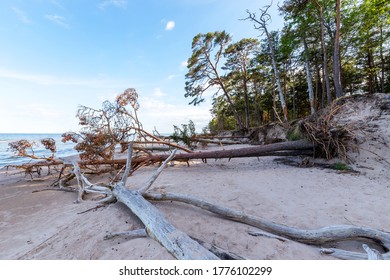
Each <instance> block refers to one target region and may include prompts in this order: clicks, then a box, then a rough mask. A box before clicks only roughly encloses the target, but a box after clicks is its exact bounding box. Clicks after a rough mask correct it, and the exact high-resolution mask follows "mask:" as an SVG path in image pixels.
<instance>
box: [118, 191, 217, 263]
mask: <svg viewBox="0 0 390 280" xmlns="http://www.w3.org/2000/svg"><path fill="white" fill-rule="evenodd" d="M113 194H114V196H115V197H116V199H117V200H118V201H120V202H122V203H124V204H125V205H126V206H127V207H128V208H129V209H130V210H131V211H132V212H133V213H134V215H136V216H137V217H138V218H139V219H140V220H141V221H142V223H143V224H144V225H145V228H146V231H147V233H148V235H149V236H151V237H152V238H153V239H155V240H156V241H158V242H159V243H160V244H161V245H162V246H164V247H165V248H166V249H167V250H168V251H169V252H170V253H171V254H172V255H173V256H174V257H175V258H177V259H179V260H218V259H219V258H218V257H217V256H215V255H214V254H212V253H211V252H210V251H209V250H207V249H205V248H204V247H203V246H201V245H200V244H199V243H198V242H196V241H194V240H192V239H191V238H190V237H189V236H188V235H187V234H185V233H184V232H182V231H180V230H178V229H176V228H175V227H174V226H173V225H172V224H171V223H170V222H168V221H167V220H166V219H165V217H164V216H163V215H162V214H161V213H160V212H159V211H158V210H157V208H156V207H154V206H153V205H152V204H151V203H150V202H148V201H147V200H146V199H145V198H144V197H143V196H142V195H141V193H140V192H138V191H131V190H129V189H127V188H125V186H124V185H123V184H122V183H119V184H117V185H115V186H114V189H113Z"/></svg>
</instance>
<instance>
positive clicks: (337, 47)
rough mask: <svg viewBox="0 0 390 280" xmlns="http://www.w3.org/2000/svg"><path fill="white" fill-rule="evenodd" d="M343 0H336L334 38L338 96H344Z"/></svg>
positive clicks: (335, 84) (334, 68) (335, 75)
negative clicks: (342, 79)
mask: <svg viewBox="0 0 390 280" xmlns="http://www.w3.org/2000/svg"><path fill="white" fill-rule="evenodd" d="M340 10H341V0H337V1H336V32H335V38H334V53H333V75H334V88H335V92H336V98H339V97H341V96H343V89H342V87H341V69H340V68H341V63H340V26H341V11H340Z"/></svg>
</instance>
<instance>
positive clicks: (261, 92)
mask: <svg viewBox="0 0 390 280" xmlns="http://www.w3.org/2000/svg"><path fill="white" fill-rule="evenodd" d="M271 5H272V4H271ZM269 6H270V5H266V6H264V7H259V9H258V10H257V11H247V15H248V19H249V20H250V22H251V23H252V24H254V28H256V29H258V30H259V35H260V38H259V39H254V38H244V39H241V40H239V41H238V42H234V41H233V38H232V36H231V35H229V34H228V33H227V32H226V31H216V32H210V33H206V34H198V35H196V36H195V37H194V40H193V44H192V51H193V53H192V56H191V57H190V58H189V60H188V73H187V75H186V87H185V89H186V94H185V96H186V97H188V98H191V101H190V104H194V105H197V104H199V103H200V102H203V101H204V100H205V95H204V93H205V92H211V93H213V96H212V101H213V103H212V104H213V108H212V114H213V120H212V121H211V122H210V129H211V130H214V131H217V130H225V129H243V128H244V129H248V128H249V127H251V126H257V125H261V124H262V123H267V122H270V121H277V120H280V121H286V120H287V119H295V118H299V117H303V116H306V115H308V114H311V113H314V112H315V111H317V110H319V109H321V108H324V107H325V106H326V105H327V104H330V102H332V100H334V99H336V98H340V97H342V96H344V95H351V94H362V93H367V94H373V93H375V92H383V93H388V92H390V40H389V38H390V27H389V26H390V2H389V1H386V0H373V1H371V0H358V1H352V0H344V1H340V0H299V1H292V0H285V1H283V2H282V3H280V4H279V11H280V13H281V14H282V15H283V17H284V27H283V29H282V30H278V31H275V30H270V29H269V27H268V20H269V19H270V15H269V14H268V13H267V11H268V8H269ZM248 23H249V21H248ZM248 26H250V25H248ZM252 28H253V25H252ZM219 93H222V94H219Z"/></svg>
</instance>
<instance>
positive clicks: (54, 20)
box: [45, 15, 69, 28]
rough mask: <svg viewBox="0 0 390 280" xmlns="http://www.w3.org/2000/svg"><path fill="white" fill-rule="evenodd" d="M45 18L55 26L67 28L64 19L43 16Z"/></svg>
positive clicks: (61, 17)
mask: <svg viewBox="0 0 390 280" xmlns="http://www.w3.org/2000/svg"><path fill="white" fill-rule="evenodd" d="M45 18H47V19H48V20H50V21H52V22H54V23H55V24H58V25H59V26H61V27H64V28H69V24H68V23H66V18H64V17H63V16H59V15H45Z"/></svg>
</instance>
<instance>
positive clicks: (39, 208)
mask: <svg viewBox="0 0 390 280" xmlns="http://www.w3.org/2000/svg"><path fill="white" fill-rule="evenodd" d="M363 105H364V106H365V107H364V108H370V106H369V104H366V103H365V104H363ZM349 109H350V108H345V110H346V113H348V114H347V115H344V117H342V116H340V122H341V121H344V122H349V123H351V122H353V121H356V122H359V121H362V120H364V123H365V124H366V125H365V126H364V129H362V130H361V131H358V132H356V137H357V139H359V141H360V142H359V143H358V144H359V150H358V151H351V152H349V158H350V163H349V164H350V166H351V168H353V170H354V172H346V171H338V170H333V169H329V168H323V167H312V166H311V165H310V164H308V165H305V166H303V167H298V166H291V165H288V164H285V163H283V162H281V159H286V158H281V157H260V158H234V159H231V160H230V161H229V160H227V159H221V160H209V161H208V162H207V163H203V162H202V161H200V160H191V161H190V165H189V166H187V164H186V163H180V162H173V163H171V164H169V165H168V166H167V167H166V168H165V170H164V171H163V173H162V174H161V175H160V177H159V178H158V179H157V181H156V182H155V183H154V184H153V186H152V189H151V190H150V191H152V192H156V193H161V192H172V193H180V194H189V195H192V196H195V197H198V198H202V199H204V200H207V201H209V202H211V203H215V204H218V205H221V206H225V207H229V208H232V209H235V210H241V211H244V212H245V213H247V214H251V215H255V216H258V217H262V218H266V219H268V220H270V221H273V222H275V223H279V224H283V225H287V226H290V227H295V228H300V229H318V228H321V227H326V226H332V225H340V224H343V225H354V226H364V227H370V228H373V229H377V230H382V231H386V232H390V216H389V215H387V213H388V212H390V205H389V203H388V201H389V200H390V163H389V161H390V160H389V159H390V149H389V147H388V144H387V143H389V139H390V137H389V135H390V128H389V126H388V123H389V114H382V113H380V114H379V115H378V116H377V117H375V118H374V117H373V116H376V114H377V113H378V112H377V111H375V110H374V108H373V107H371V109H366V110H362V108H359V106H357V107H356V108H355V110H356V112H360V113H359V114H358V115H356V114H355V115H354V113H353V112H350V111H348V110H349ZM346 116H348V117H346ZM240 146H241V145H240ZM240 146H229V147H227V146H226V147H221V146H208V147H205V148H204V149H206V150H212V149H227V148H229V149H232V148H238V147H240ZM289 159H291V160H294V161H295V162H298V163H299V162H302V160H303V159H302V158H300V157H293V158H289ZM311 161H313V159H309V162H311ZM156 169H157V166H147V167H142V168H141V169H139V170H137V171H136V172H135V173H134V174H133V176H131V177H130V178H129V180H128V181H127V187H129V188H132V189H137V188H139V187H140V186H141V185H142V183H144V182H145V181H146V180H147V179H148V178H149V177H150V176H151V174H153V173H154V172H155V170H156ZM55 176H57V175H56V174H53V175H52V176H48V177H45V176H43V177H42V178H39V177H34V179H31V178H30V177H29V176H25V174H24V173H20V172H18V171H17V170H11V169H10V170H6V169H2V170H1V171H0V236H1V238H0V248H1V250H0V259H3V260H5V259H9V260H16V259H39V260H49V259H55V260H71V259H77V260H112V259H113V260H121V259H129V260H162V259H173V257H172V256H171V255H170V254H169V253H168V252H167V251H166V250H165V248H163V247H162V246H160V244H158V243H157V242H156V241H154V240H153V239H152V238H136V239H127V238H116V239H111V240H104V236H105V235H106V234H108V233H112V232H121V231H129V230H134V229H139V228H142V224H141V222H140V221H139V220H138V218H137V217H135V216H134V215H133V214H132V213H131V211H130V210H129V209H128V208H126V207H125V206H124V205H123V204H121V203H115V204H111V205H109V206H107V207H104V208H99V209H96V210H93V211H86V210H89V209H92V208H94V207H95V206H96V205H97V204H96V202H95V201H93V200H91V199H86V200H85V201H84V202H82V203H78V204H76V203H74V201H75V200H76V197H77V194H76V193H71V192H63V191H52V190H51V191H40V192H34V193H33V191H35V190H42V189H44V188H45V187H47V186H49V185H50V184H51V183H52V182H53V181H54V180H55ZM90 179H91V180H92V181H93V182H108V178H107V175H101V176H93V177H90ZM71 184H73V185H75V184H76V182H75V181H72V182H71ZM153 204H154V205H155V206H156V207H157V208H158V209H159V210H160V211H161V212H162V213H163V215H164V216H165V217H166V218H167V219H168V220H169V221H170V222H171V223H172V224H173V225H174V226H175V227H177V228H178V229H180V230H181V231H183V232H186V233H187V234H188V235H190V236H192V237H195V238H197V239H201V240H203V241H206V242H208V243H210V244H213V245H216V246H218V247H220V248H223V249H224V250H227V251H230V252H233V253H235V254H238V255H240V256H242V257H243V258H245V259H254V260H260V259H265V260H276V259H283V260H319V259H333V257H331V256H328V255H322V254H321V253H320V249H321V248H319V247H316V246H309V245H304V244H301V243H297V242H294V241H290V240H280V239H277V238H271V237H265V236H252V235H250V234H248V232H251V231H259V230H258V229H256V228H254V227H251V226H248V225H245V224H242V223H238V222H234V221H229V220H226V219H223V218H221V217H219V216H217V215H215V214H211V213H209V212H207V211H204V210H201V209H198V208H196V207H193V206H189V205H186V204H182V203H178V202H170V201H168V202H153ZM84 211H86V212H84ZM333 246H334V247H340V248H343V249H348V250H351V251H358V252H364V251H363V249H362V244H361V243H360V242H346V243H344V244H329V247H333Z"/></svg>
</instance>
